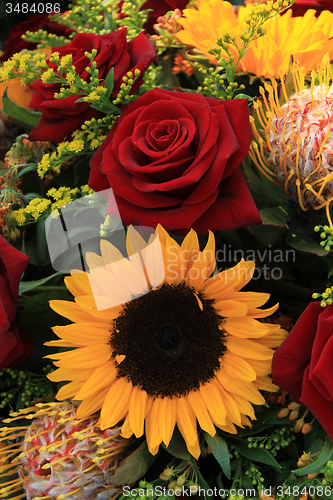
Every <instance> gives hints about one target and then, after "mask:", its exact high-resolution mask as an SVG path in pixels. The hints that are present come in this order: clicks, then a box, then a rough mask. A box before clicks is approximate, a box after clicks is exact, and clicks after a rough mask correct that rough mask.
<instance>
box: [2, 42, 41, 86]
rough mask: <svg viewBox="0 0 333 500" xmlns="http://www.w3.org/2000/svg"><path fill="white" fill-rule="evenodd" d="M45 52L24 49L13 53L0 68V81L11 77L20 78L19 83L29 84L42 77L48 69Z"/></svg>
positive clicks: (5, 80)
mask: <svg viewBox="0 0 333 500" xmlns="http://www.w3.org/2000/svg"><path fill="white" fill-rule="evenodd" d="M46 57H47V56H46V54H44V53H40V52H37V53H35V52H34V51H29V50H24V51H22V52H19V53H18V54H14V55H13V56H12V57H11V58H10V59H8V61H5V62H4V63H3V66H2V67H1V68H0V82H7V81H8V80H12V79H13V78H20V81H21V84H22V85H25V84H29V83H31V82H34V81H36V80H39V78H41V77H42V75H43V73H44V72H45V70H48V69H49V66H48V64H47V62H46Z"/></svg>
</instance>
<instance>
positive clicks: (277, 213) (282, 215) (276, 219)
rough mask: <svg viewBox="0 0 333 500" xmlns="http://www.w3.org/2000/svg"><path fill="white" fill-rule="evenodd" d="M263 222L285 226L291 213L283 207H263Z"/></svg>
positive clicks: (261, 212)
mask: <svg viewBox="0 0 333 500" xmlns="http://www.w3.org/2000/svg"><path fill="white" fill-rule="evenodd" d="M259 213H260V215H261V218H262V223H263V224H268V225H272V226H279V227H284V226H285V224H286V223H287V221H288V218H289V214H288V212H287V211H286V210H285V209H284V208H283V207H280V206H279V207H271V208H262V209H261V210H259Z"/></svg>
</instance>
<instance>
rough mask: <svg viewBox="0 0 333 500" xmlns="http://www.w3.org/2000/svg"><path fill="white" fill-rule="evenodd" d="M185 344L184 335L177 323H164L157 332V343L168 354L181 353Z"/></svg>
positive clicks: (158, 347) (176, 354) (162, 351)
mask: <svg viewBox="0 0 333 500" xmlns="http://www.w3.org/2000/svg"><path fill="white" fill-rule="evenodd" d="M184 344H185V341H184V336H183V334H182V332H181V330H180V329H179V328H178V327H177V325H172V324H166V325H162V326H161V327H160V328H159V330H158V332H156V339H155V345H156V347H157V349H159V350H160V351H161V353H163V354H165V355H166V356H178V355H180V354H181V352H182V350H183V349H182V348H183V346H184Z"/></svg>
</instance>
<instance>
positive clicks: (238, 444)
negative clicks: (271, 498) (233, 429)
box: [227, 436, 281, 471]
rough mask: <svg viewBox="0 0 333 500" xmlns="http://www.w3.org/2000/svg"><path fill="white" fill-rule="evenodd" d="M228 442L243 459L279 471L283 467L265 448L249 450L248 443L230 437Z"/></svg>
mask: <svg viewBox="0 0 333 500" xmlns="http://www.w3.org/2000/svg"><path fill="white" fill-rule="evenodd" d="M227 441H228V443H230V444H232V446H234V447H235V448H236V450H237V451H238V452H239V453H240V454H241V455H243V457H245V458H249V459H250V460H252V461H253V462H260V463H262V464H266V465H270V466H271V467H273V468H274V469H276V470H278V471H279V470H280V469H281V466H280V465H279V464H278V462H277V461H276V460H275V458H274V457H273V455H272V454H271V453H270V452H269V451H267V450H265V449H263V448H249V447H248V445H247V442H246V441H244V440H243V439H240V438H237V437H234V436H228V438H227Z"/></svg>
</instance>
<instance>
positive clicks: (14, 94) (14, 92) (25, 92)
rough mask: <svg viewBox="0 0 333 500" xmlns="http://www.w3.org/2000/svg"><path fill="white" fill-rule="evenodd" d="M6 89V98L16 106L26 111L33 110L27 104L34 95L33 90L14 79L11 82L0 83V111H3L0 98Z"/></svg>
mask: <svg viewBox="0 0 333 500" xmlns="http://www.w3.org/2000/svg"><path fill="white" fill-rule="evenodd" d="M6 88H7V96H8V97H9V99H10V100H11V101H13V102H15V104H17V105H18V106H21V107H22V108H26V109H33V108H30V107H29V103H30V101H31V98H32V96H33V94H34V90H32V89H31V88H30V87H29V86H28V85H21V82H20V79H19V78H14V79H13V80H9V81H8V82H1V83H0V97H1V99H0V110H1V111H2V110H3V104H2V96H3V93H4V91H5V89H6Z"/></svg>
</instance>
